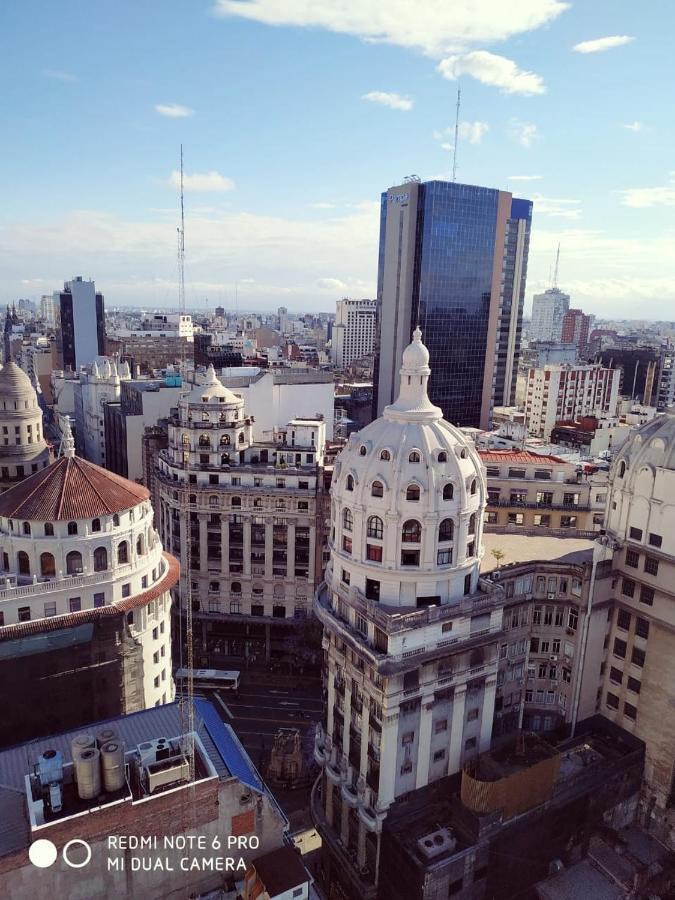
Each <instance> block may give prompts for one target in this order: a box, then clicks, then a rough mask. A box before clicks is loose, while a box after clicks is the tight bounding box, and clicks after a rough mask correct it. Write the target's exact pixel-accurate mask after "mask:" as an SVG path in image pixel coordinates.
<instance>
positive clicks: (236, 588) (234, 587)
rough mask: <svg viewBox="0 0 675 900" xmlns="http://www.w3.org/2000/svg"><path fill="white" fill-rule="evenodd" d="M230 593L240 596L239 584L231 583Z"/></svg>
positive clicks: (236, 582)
mask: <svg viewBox="0 0 675 900" xmlns="http://www.w3.org/2000/svg"><path fill="white" fill-rule="evenodd" d="M230 591H231V592H232V593H233V594H241V584H240V583H239V582H238V581H233V582H232V584H231V586H230Z"/></svg>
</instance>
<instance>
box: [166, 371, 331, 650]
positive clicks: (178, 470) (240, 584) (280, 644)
mask: <svg viewBox="0 0 675 900" xmlns="http://www.w3.org/2000/svg"><path fill="white" fill-rule="evenodd" d="M168 431H169V435H168V447H167V449H166V450H160V451H159V470H158V472H157V479H158V483H159V484H158V487H159V495H160V509H159V516H158V521H159V529H160V533H161V534H162V536H163V539H164V540H166V542H167V546H170V547H173V548H174V551H175V552H176V553H179V554H180V556H181V561H182V565H183V572H184V576H183V582H182V585H183V588H182V591H181V596H182V598H183V600H182V602H183V604H184V603H185V602H186V601H185V598H186V596H187V584H186V583H187V580H188V579H190V582H191V596H192V603H193V610H194V617H195V636H196V640H197V642H198V649H197V653H198V654H204V655H208V654H209V653H216V654H221V655H222V656H228V657H232V656H234V657H239V658H241V659H242V660H243V659H247V658H249V657H252V658H256V657H263V658H267V659H272V658H275V659H277V660H280V659H284V660H285V661H292V657H293V655H294V654H295V655H296V656H297V664H301V660H302V659H303V656H304V654H305V652H306V653H308V654H309V653H310V652H311V648H310V647H304V648H303V647H300V646H297V645H296V643H294V642H295V641H296V640H297V636H298V635H299V634H300V633H302V632H303V631H304V628H305V626H306V624H307V620H308V615H309V612H310V605H311V597H312V594H313V592H314V588H315V585H316V582H317V580H318V578H319V576H320V573H321V568H322V565H321V560H322V555H321V552H322V546H323V539H324V538H323V536H324V523H325V519H326V515H327V511H326V509H325V504H324V502H323V496H324V494H323V477H322V465H323V457H324V451H325V440H326V436H325V435H326V426H325V422H324V421H323V420H322V419H318V418H314V419H308V418H307V419H302V418H296V419H292V420H291V421H290V422H288V424H287V425H286V427H285V428H284V429H283V430H281V429H277V430H275V431H274V433H273V434H272V435H270V440H268V441H267V442H262V441H256V440H255V439H254V435H253V420H252V417H251V416H250V415H248V414H247V412H246V409H245V404H244V400H243V399H242V398H241V397H240V396H238V395H236V394H234V393H233V392H232V391H231V390H229V389H228V388H226V387H225V386H224V385H223V384H222V383H221V382H220V381H219V380H218V378H217V377H216V374H215V372H214V370H213V368H212V367H211V368H209V370H208V372H207V375H206V380H205V381H204V382H203V383H201V384H199V385H197V386H195V387H194V388H193V390H192V391H191V392H190V394H188V395H186V396H183V397H181V399H180V401H179V403H178V412H177V414H176V415H174V416H172V417H171V419H170V420H169V427H168ZM200 658H201V657H200Z"/></svg>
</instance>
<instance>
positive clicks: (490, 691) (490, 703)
mask: <svg viewBox="0 0 675 900" xmlns="http://www.w3.org/2000/svg"><path fill="white" fill-rule="evenodd" d="M496 693H497V676H496V675H489V676H488V677H487V678H486V679H485V689H484V692H483V712H482V714H481V720H480V739H479V742H478V749H479V751H480V752H481V753H484V752H485V751H486V750H489V749H490V744H491V742H492V722H493V720H494V715H495V694H496Z"/></svg>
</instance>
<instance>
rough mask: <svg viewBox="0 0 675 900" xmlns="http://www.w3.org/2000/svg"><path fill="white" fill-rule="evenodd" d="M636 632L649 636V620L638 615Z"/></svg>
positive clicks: (643, 636)
mask: <svg viewBox="0 0 675 900" xmlns="http://www.w3.org/2000/svg"><path fill="white" fill-rule="evenodd" d="M635 634H636V635H637V636H638V637H641V638H648V637H649V622H648V621H647V619H641V618H640V616H637V617H636V619H635Z"/></svg>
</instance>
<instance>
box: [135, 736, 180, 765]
mask: <svg viewBox="0 0 675 900" xmlns="http://www.w3.org/2000/svg"><path fill="white" fill-rule="evenodd" d="M138 753H139V756H140V757H141V765H142V766H144V767H145V766H149V765H153V764H154V763H156V762H160V761H161V760H163V759H168V757H169V756H171V755H172V753H173V750H172V748H171V744H170V743H169V741H168V740H167V738H157V739H156V740H154V741H144V742H143V743H142V744H139V745H138Z"/></svg>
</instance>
